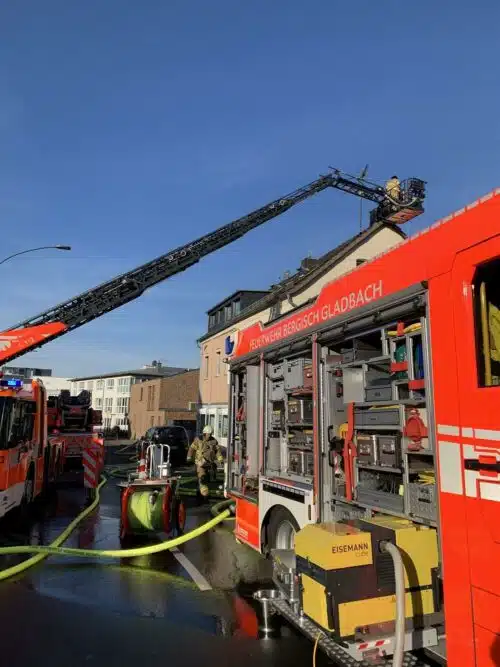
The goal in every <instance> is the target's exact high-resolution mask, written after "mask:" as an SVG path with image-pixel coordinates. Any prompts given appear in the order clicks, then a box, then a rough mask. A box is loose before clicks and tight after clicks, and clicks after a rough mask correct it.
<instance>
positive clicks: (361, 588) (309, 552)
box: [295, 516, 438, 639]
mask: <svg viewBox="0 0 500 667" xmlns="http://www.w3.org/2000/svg"><path fill="white" fill-rule="evenodd" d="M382 542H392V544H395V545H396V546H397V547H398V548H399V550H400V551H401V554H402V557H403V562H404V568H405V588H406V617H407V619H412V621H413V623H412V625H413V627H427V626H428V625H429V624H430V623H431V615H433V614H434V613H435V612H437V611H438V610H437V609H436V603H435V594H434V589H433V584H434V581H435V573H436V571H437V570H436V568H437V566H438V545H437V535H436V531H435V530H434V529H432V528H428V527H426V526H419V525H416V524H414V523H411V521H407V520H406V519H398V518H395V517H390V516H381V517H377V518H373V519H355V520H350V521H343V522H341V523H340V522H339V523H320V524H310V525H308V526H306V527H305V528H303V529H302V530H301V531H299V532H298V533H297V535H296V536H295V554H296V571H297V574H298V575H299V577H300V598H301V599H300V606H301V608H302V611H303V613H304V614H306V616H308V617H309V618H310V619H311V620H312V621H314V622H315V623H317V624H318V625H320V626H321V627H322V628H324V629H325V630H328V631H329V632H331V633H332V634H333V635H334V636H335V637H336V638H338V639H350V638H353V637H354V636H356V635H358V634H359V633H363V634H364V632H366V630H367V629H368V628H369V627H370V626H372V627H373V626H381V627H383V626H384V625H385V626H387V624H388V623H390V622H393V621H394V619H395V615H396V596H395V586H396V585H395V575H394V566H393V562H392V558H391V556H390V554H388V553H386V552H383V551H382V550H381V548H380V544H381V543H382Z"/></svg>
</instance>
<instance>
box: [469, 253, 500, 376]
mask: <svg viewBox="0 0 500 667" xmlns="http://www.w3.org/2000/svg"><path fill="white" fill-rule="evenodd" d="M472 294H473V299H474V319H475V331H476V357H477V361H478V385H479V386H480V387H496V386H498V385H500V259H494V260H493V261H491V262H487V263H486V264H483V265H480V266H478V267H477V269H476V273H475V275H474V280H473V283H472Z"/></svg>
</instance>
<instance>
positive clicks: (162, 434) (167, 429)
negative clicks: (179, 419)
mask: <svg viewBox="0 0 500 667" xmlns="http://www.w3.org/2000/svg"><path fill="white" fill-rule="evenodd" d="M141 440H142V441H144V440H147V441H149V442H153V443H155V444H159V445H170V462H171V464H172V466H182V465H184V464H185V463H186V457H187V451H188V448H189V435H188V432H187V431H186V429H185V428H184V427H183V426H152V427H151V428H150V429H148V430H147V431H146V433H145V435H144V437H143V438H141Z"/></svg>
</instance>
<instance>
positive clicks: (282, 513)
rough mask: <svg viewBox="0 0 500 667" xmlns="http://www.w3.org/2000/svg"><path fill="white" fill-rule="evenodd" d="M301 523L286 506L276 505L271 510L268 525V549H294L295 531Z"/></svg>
mask: <svg viewBox="0 0 500 667" xmlns="http://www.w3.org/2000/svg"><path fill="white" fill-rule="evenodd" d="M298 530H299V524H298V523H297V522H296V521H295V519H294V518H293V516H292V514H291V513H290V512H289V511H288V510H287V509H286V508H285V507H276V508H275V509H273V510H272V512H271V518H270V519H269V523H268V525H267V540H266V542H267V544H266V545H265V546H266V551H267V552H269V551H270V550H271V549H293V545H294V541H295V533H296V532H298Z"/></svg>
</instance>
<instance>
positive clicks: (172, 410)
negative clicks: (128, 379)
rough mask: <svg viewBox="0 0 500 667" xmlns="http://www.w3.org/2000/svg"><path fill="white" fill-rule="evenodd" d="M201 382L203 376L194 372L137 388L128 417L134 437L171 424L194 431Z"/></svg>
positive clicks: (132, 396)
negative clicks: (155, 427) (154, 427)
mask: <svg viewBox="0 0 500 667" xmlns="http://www.w3.org/2000/svg"><path fill="white" fill-rule="evenodd" d="M199 382H200V372H199V370H198V369H194V370H188V371H185V372H184V373H179V374H177V375H174V376H172V377H163V378H158V379H154V380H146V381H144V382H140V383H139V384H134V385H133V386H132V390H131V395H130V408H129V414H128V418H129V422H130V430H131V433H132V437H140V436H141V435H144V433H145V432H146V431H147V430H148V428H151V426H164V425H168V424H178V425H180V426H185V427H186V428H187V429H188V430H191V431H194V430H195V427H196V411H197V407H198V404H199V402H200V399H199Z"/></svg>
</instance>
